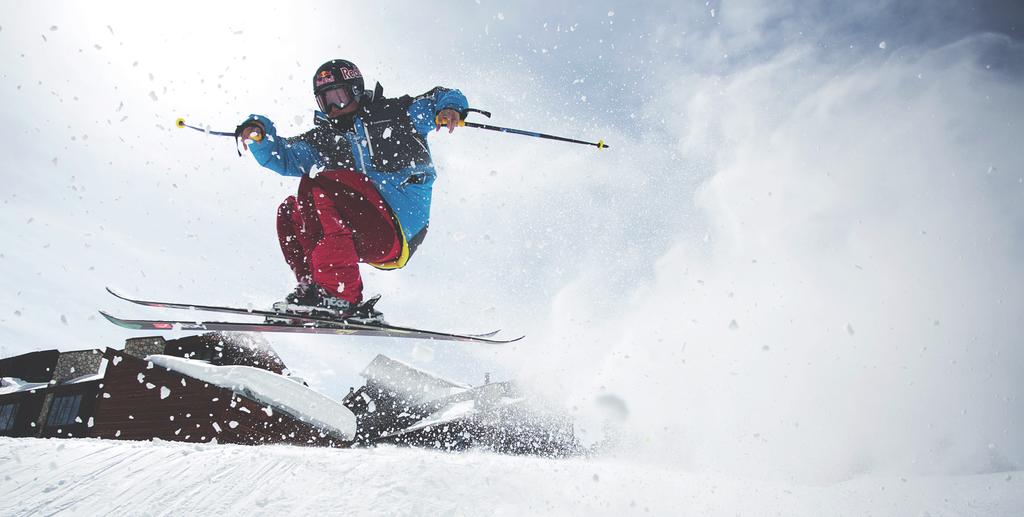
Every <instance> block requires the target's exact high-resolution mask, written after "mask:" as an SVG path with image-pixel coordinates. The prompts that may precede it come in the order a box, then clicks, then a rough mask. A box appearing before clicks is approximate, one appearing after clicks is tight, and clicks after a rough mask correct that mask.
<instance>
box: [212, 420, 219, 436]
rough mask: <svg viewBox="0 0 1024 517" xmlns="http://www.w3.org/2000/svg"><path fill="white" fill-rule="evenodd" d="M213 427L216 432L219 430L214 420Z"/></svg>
mask: <svg viewBox="0 0 1024 517" xmlns="http://www.w3.org/2000/svg"><path fill="white" fill-rule="evenodd" d="M213 428H214V429H215V430H216V431H217V432H218V433H219V432H220V424H218V423H217V422H214V423H213Z"/></svg>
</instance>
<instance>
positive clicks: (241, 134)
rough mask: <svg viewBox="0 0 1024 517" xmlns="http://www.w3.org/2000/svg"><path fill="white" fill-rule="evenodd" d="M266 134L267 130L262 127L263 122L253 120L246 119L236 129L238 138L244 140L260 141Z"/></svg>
mask: <svg viewBox="0 0 1024 517" xmlns="http://www.w3.org/2000/svg"><path fill="white" fill-rule="evenodd" d="M266 135H267V130H266V129H265V128H264V127H263V124H261V123H259V122H258V121H255V120H250V121H247V122H246V123H245V124H243V125H242V127H241V128H240V129H239V130H238V138H240V139H241V140H242V142H245V141H246V140H252V141H254V142H262V141H263V137H265V136H266Z"/></svg>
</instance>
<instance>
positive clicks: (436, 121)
mask: <svg viewBox="0 0 1024 517" xmlns="http://www.w3.org/2000/svg"><path fill="white" fill-rule="evenodd" d="M434 125H435V126H444V127H448V124H441V117H434ZM455 125H456V126H465V125H466V121H465V120H459V121H458V122H457V123H456V124H455Z"/></svg>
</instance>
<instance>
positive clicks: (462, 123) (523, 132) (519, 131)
mask: <svg viewBox="0 0 1024 517" xmlns="http://www.w3.org/2000/svg"><path fill="white" fill-rule="evenodd" d="M468 111H475V112H478V113H483V114H484V115H486V116H488V117H489V116H491V114H490V113H487V112H486V111H481V110H477V109H472V108H470V109H469V110H468ZM434 122H435V123H437V120H435V121H434ZM438 125H440V124H438ZM457 125H459V126H465V127H475V128H477V129H486V130H488V131H499V132H502V133H512V134H514V135H524V136H532V137H535V138H544V139H547V140H558V141H559V142H570V143H573V144H583V145H592V146H594V147H597V148H598V149H599V150H600V149H607V148H609V147H610V146H609V145H608V144H606V143H604V140H598V141H597V142H584V141H583V140H576V139H573V138H566V137H564V136H555V135H548V134H545V133H538V132H536V131H526V130H523V129H513V128H510V127H501V126H491V125H488V124H478V123H476V122H466V121H465V120H460V121H459V122H458V123H457Z"/></svg>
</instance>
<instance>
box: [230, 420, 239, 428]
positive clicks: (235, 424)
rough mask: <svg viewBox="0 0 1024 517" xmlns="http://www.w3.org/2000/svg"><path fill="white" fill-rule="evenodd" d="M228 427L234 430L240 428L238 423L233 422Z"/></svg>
mask: <svg viewBox="0 0 1024 517" xmlns="http://www.w3.org/2000/svg"><path fill="white" fill-rule="evenodd" d="M228 427H230V428H232V429H234V428H236V427H238V422H236V421H234V420H232V421H230V422H228Z"/></svg>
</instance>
